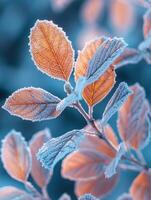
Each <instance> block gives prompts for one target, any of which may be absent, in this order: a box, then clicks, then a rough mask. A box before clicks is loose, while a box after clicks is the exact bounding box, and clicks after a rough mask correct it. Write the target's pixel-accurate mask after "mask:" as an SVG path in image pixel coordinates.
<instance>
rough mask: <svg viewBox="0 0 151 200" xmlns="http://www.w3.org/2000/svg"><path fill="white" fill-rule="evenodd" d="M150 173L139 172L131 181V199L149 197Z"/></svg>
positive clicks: (150, 196)
mask: <svg viewBox="0 0 151 200" xmlns="http://www.w3.org/2000/svg"><path fill="white" fill-rule="evenodd" d="M150 186H151V175H150V174H147V173H145V172H142V173H140V174H139V175H138V176H137V177H136V178H135V180H134V181H133V183H132V185H131V188H130V194H131V196H132V198H133V200H149V199H151V189H150Z"/></svg>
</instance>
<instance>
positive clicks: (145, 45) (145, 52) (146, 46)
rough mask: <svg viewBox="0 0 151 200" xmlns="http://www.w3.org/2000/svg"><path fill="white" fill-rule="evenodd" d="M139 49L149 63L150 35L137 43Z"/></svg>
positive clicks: (150, 56) (150, 50)
mask: <svg viewBox="0 0 151 200" xmlns="http://www.w3.org/2000/svg"><path fill="white" fill-rule="evenodd" d="M138 48H139V50H140V51H141V53H142V56H143V58H144V59H145V60H146V62H147V63H148V64H151V35H150V36H148V38H146V39H145V40H144V41H143V42H142V43H140V45H139V47H138Z"/></svg>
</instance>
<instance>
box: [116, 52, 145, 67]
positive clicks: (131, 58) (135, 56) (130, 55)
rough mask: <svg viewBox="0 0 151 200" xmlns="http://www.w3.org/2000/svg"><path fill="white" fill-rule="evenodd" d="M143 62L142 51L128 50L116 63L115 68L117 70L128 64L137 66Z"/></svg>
mask: <svg viewBox="0 0 151 200" xmlns="http://www.w3.org/2000/svg"><path fill="white" fill-rule="evenodd" d="M141 60H142V55H141V52H140V51H138V50H136V49H133V48H126V49H125V50H124V51H123V53H122V54H121V55H120V56H119V57H118V58H117V60H116V61H115V62H114V65H115V68H116V69H117V68H120V67H123V66H124V65H127V64H137V63H138V62H140V61H141Z"/></svg>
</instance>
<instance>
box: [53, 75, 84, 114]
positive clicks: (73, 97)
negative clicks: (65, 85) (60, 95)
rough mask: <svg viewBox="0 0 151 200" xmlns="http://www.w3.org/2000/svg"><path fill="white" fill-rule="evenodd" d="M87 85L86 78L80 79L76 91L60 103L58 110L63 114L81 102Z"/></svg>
mask: <svg viewBox="0 0 151 200" xmlns="http://www.w3.org/2000/svg"><path fill="white" fill-rule="evenodd" d="M85 83H86V78H85V77H80V78H79V79H78V81H77V83H76V87H75V90H74V91H73V92H72V93H71V94H69V95H68V96H67V97H65V98H64V99H63V100H61V101H60V102H59V103H58V105H57V108H56V110H57V111H58V112H62V111H63V110H64V109H65V108H66V107H69V106H72V105H73V104H74V103H76V102H77V101H79V100H81V99H82V92H83V89H84V87H85Z"/></svg>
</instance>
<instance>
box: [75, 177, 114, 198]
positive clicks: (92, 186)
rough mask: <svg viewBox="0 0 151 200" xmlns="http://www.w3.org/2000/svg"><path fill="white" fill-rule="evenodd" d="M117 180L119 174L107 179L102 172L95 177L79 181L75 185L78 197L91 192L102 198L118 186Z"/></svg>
mask: <svg viewBox="0 0 151 200" xmlns="http://www.w3.org/2000/svg"><path fill="white" fill-rule="evenodd" d="M117 180H118V176H117V175H115V176H113V177H112V178H110V179H107V178H105V176H104V174H101V175H98V176H97V178H94V179H89V180H81V181H77V182H76V185H75V193H76V195H77V196H78V197H79V196H82V195H84V194H87V193H91V194H92V195H94V196H96V197H98V198H102V197H103V196H105V195H106V194H107V193H109V192H111V191H112V189H113V188H114V187H115V186H116V183H117Z"/></svg>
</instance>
